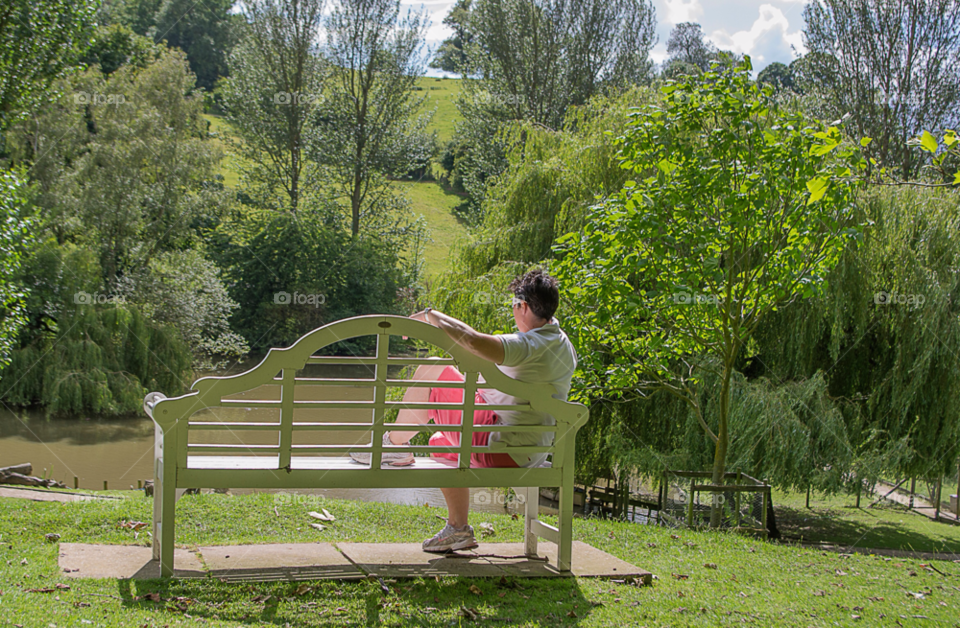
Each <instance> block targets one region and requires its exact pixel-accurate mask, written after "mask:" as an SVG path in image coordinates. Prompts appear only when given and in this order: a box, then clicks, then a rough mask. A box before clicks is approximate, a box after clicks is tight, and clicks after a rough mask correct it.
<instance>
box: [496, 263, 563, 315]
mask: <svg viewBox="0 0 960 628" xmlns="http://www.w3.org/2000/svg"><path fill="white" fill-rule="evenodd" d="M509 289H510V290H511V291H512V292H513V294H514V295H515V296H516V297H517V298H518V299H523V300H524V301H526V302H527V306H528V307H529V308H530V310H531V311H532V312H533V314H534V316H537V317H539V318H545V319H547V320H550V319H551V318H552V317H553V314H554V313H555V312H556V311H557V308H558V307H559V306H560V290H559V289H558V287H557V280H556V279H555V278H554V277H551V276H550V275H548V274H547V273H545V272H543V270H541V269H539V268H538V269H537V270H531V271H530V272H528V273H527V274H525V275H521V276H520V277H517V278H516V279H514V280H513V281H511V282H510V288H509Z"/></svg>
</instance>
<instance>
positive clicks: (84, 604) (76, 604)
mask: <svg viewBox="0 0 960 628" xmlns="http://www.w3.org/2000/svg"><path fill="white" fill-rule="evenodd" d="M88 606H90V604H89V603H87V602H74V603H73V607H74V608H87V607H88Z"/></svg>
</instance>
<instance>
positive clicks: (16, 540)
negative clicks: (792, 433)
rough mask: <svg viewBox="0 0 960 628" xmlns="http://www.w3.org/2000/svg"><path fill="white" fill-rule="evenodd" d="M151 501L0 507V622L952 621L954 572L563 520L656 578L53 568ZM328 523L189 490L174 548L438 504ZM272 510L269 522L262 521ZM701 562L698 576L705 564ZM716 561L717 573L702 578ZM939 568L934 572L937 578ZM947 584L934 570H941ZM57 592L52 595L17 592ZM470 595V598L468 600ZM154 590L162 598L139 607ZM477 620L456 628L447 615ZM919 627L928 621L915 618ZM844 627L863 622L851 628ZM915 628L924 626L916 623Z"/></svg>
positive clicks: (398, 527) (317, 537) (959, 611)
mask: <svg viewBox="0 0 960 628" xmlns="http://www.w3.org/2000/svg"><path fill="white" fill-rule="evenodd" d="M150 503H151V502H150V500H148V499H146V498H143V497H140V496H139V495H136V496H133V497H130V498H129V499H125V500H120V501H109V502H106V501H105V502H79V503H66V504H58V503H42V502H26V501H21V500H14V499H0V552H2V554H3V556H0V558H2V560H0V572H2V582H3V583H4V584H3V585H2V595H0V622H3V623H4V624H5V625H11V624H19V625H22V626H49V625H56V626H63V625H77V626H80V625H87V624H91V625H97V626H143V625H147V626H164V625H166V626H199V625H203V626H238V625H243V626H261V625H269V626H287V625H289V626H317V625H320V626H343V625H354V626H360V625H362V626H374V625H380V624H383V625H388V626H409V625H418V626H450V625H464V624H475V625H521V626H557V625H570V626H651V627H652V626H664V625H668V626H724V625H737V626H740V625H744V624H746V625H755V626H773V625H777V626H826V625H837V626H854V625H895V622H901V623H902V625H928V626H955V625H958V622H957V618H958V616H960V595H957V581H958V576H960V565H955V564H952V563H947V562H933V563H929V565H932V566H933V567H935V568H936V570H934V569H932V568H930V566H927V565H926V564H925V563H923V562H921V561H917V560H911V559H891V558H885V557H880V556H861V555H853V556H847V555H843V554H839V553H834V552H825V551H822V550H818V549H814V548H806V547H797V546H791V545H781V544H771V543H766V542H763V541H759V540H755V539H750V538H745V537H742V536H737V535H734V534H730V533H721V532H690V531H681V532H675V531H671V530H668V529H663V528H655V527H650V526H640V525H634V524H627V523H619V522H610V521H601V520H597V519H577V520H575V526H574V529H575V532H574V538H576V539H577V540H582V541H585V542H587V543H589V544H591V545H593V546H595V547H597V548H599V549H602V550H604V551H606V552H609V553H610V554H613V555H614V556H617V557H619V558H622V559H625V560H628V561H631V562H633V563H634V564H636V565H638V566H641V567H643V568H646V569H648V570H650V571H652V572H653V573H654V574H656V575H657V579H656V580H655V581H654V583H653V585H652V586H649V587H642V588H641V587H637V586H634V585H631V584H627V583H618V582H613V581H608V580H592V579H585V578H582V579H573V578H571V579H540V580H536V579H509V580H507V581H505V582H501V581H498V580H496V579H468V578H449V577H448V578H440V579H417V580H399V581H397V582H388V584H389V585H390V592H389V593H387V594H384V593H383V592H382V590H381V589H380V585H379V583H377V582H376V581H362V582H336V581H325V582H313V583H307V584H308V585H310V586H311V587H312V588H311V589H310V590H309V591H307V592H305V593H303V590H301V593H303V594H302V595H297V589H298V587H299V586H300V583H286V582H273V583H239V584H238V583H234V584H228V583H224V582H220V581H219V580H215V579H212V578H207V579H202V580H181V581H176V580H175V581H162V580H149V581H117V580H70V579H67V578H64V577H63V575H62V574H60V573H59V571H58V568H57V545H56V543H50V542H47V541H45V540H44V537H43V535H44V534H46V533H49V532H56V533H59V534H61V535H62V538H61V539H60V541H61V542H73V543H76V542H83V543H127V544H136V543H141V544H143V543H144V542H145V538H144V535H143V533H141V538H140V539H138V540H137V539H134V533H133V532H132V531H129V530H125V529H121V528H118V527H117V524H119V523H120V522H122V521H124V520H140V521H147V522H149V521H150V513H151V506H150ZM323 505H324V506H326V507H327V509H329V510H331V511H332V512H333V513H334V514H335V515H336V516H337V523H336V524H334V525H333V526H332V527H330V528H328V529H327V530H324V531H322V532H317V531H315V530H313V529H311V528H310V527H309V526H308V523H309V519H308V517H307V516H306V511H307V510H308V509H310V508H315V505H313V506H305V505H303V504H291V503H283V502H281V501H278V500H275V499H274V496H273V495H270V494H256V495H238V496H226V495H212V494H211V495H207V494H204V495H198V496H190V497H185V498H184V499H183V500H182V501H181V502H180V504H179V505H178V509H177V515H178V527H177V533H178V535H177V540H178V543H180V544H182V545H186V546H195V545H198V544H210V545H213V544H232V543H267V542H311V541H345V540H350V541H365V542H391V541H394V542H396V541H404V542H418V541H420V540H422V539H423V538H424V537H426V536H429V535H430V534H432V533H433V532H434V531H435V529H436V528H437V526H438V521H437V519H436V518H435V517H434V515H435V514H438V513H439V512H440V510H439V509H437V508H428V507H417V506H397V505H390V504H376V503H363V502H350V501H336V500H327V501H326V502H325V503H324V504H323ZM274 507H276V509H277V510H276V512H277V513H279V516H277V514H275V512H274ZM480 521H489V522H491V523H493V524H494V526H495V527H496V529H497V535H496V536H495V537H494V538H495V540H497V541H519V540H520V534H521V522H520V521H514V520H512V519H511V518H510V517H509V516H507V515H488V514H477V515H473V522H474V524H476V523H478V522H480ZM708 565H709V566H708ZM713 566H715V567H716V568H715V569H714V568H712V567H713ZM937 570H939V571H937ZM940 572H942V574H946V575H941V573H940ZM58 583H62V584H67V585H69V586H70V588H69V589H68V590H67V589H63V590H55V591H54V592H52V593H31V592H28V591H27V589H42V588H45V587H55V585H56V584H58ZM471 585H474V586H475V587H476V588H477V589H478V590H479V594H477V593H476V592H473V591H471ZM149 593H158V594H159V595H160V601H151V600H149V599H147V598H146V597H145V596H146V595H147V594H149ZM462 607H468V608H472V609H476V612H477V613H478V614H479V615H480V619H478V620H473V621H468V620H467V619H465V618H464V617H462V616H461V610H460V609H461V608H462ZM916 616H923V617H926V618H928V619H927V620H918V619H916V618H915V617H916ZM857 617H860V618H862V621H857ZM918 622H922V623H920V624H918Z"/></svg>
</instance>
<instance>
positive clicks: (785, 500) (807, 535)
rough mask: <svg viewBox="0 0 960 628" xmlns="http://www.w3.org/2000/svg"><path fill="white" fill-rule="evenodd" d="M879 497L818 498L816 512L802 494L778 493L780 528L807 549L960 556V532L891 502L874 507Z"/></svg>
mask: <svg viewBox="0 0 960 628" xmlns="http://www.w3.org/2000/svg"><path fill="white" fill-rule="evenodd" d="M875 499H876V496H869V495H866V494H864V495H863V496H861V501H860V505H861V508H856V507H855V504H856V497H854V496H852V495H839V496H832V497H827V496H823V495H817V494H814V495H813V496H812V497H811V499H810V508H809V509H807V507H806V497H805V495H804V494H802V493H783V492H779V491H774V493H773V503H774V506H775V508H776V511H777V526H778V527H779V529H780V533H781V534H783V535H785V537H787V538H790V539H794V540H802V541H803V542H805V543H833V544H837V545H842V546H844V547H851V546H853V547H870V548H884V549H897V550H907V551H914V552H946V553H960V526H957V525H949V524H946V523H938V522H936V521H931V520H930V519H928V518H927V517H925V516H923V515H920V514H917V513H914V512H910V511H909V510H908V509H907V508H906V507H905V506H900V505H893V504H890V502H885V503H883V504H877V505H876V506H873V507H868V506H869V505H870V504H871V503H872V502H873V501H874V500H875Z"/></svg>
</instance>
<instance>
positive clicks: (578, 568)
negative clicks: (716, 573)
mask: <svg viewBox="0 0 960 628" xmlns="http://www.w3.org/2000/svg"><path fill="white" fill-rule="evenodd" d="M537 550H538V551H537V554H538V555H539V556H540V557H541V558H546V559H547V560H546V561H536V560H530V559H528V558H514V559H503V558H498V559H492V560H495V561H496V564H497V566H498V567H500V568H501V569H502V570H503V571H504V572H506V573H507V574H508V575H511V576H521V577H527V578H538V577H554V576H564V575H569V574H561V573H560V572H559V571H557V546H556V545H554V544H553V543H545V542H540V543H538V544H537ZM471 551H472V552H481V553H482V554H495V555H497V556H516V555H518V554H519V555H522V554H523V544H521V543H482V544H481V545H480V547H478V548H477V549H475V550H471ZM571 572H572V574H573V575H574V576H576V577H578V578H623V579H635V580H641V581H643V583H644V584H650V581H651V579H652V574H651V573H650V572H649V571H644V570H643V569H640V568H639V567H637V566H636V565H632V564H630V563H628V562H626V561H625V560H620V559H619V558H617V557H616V556H611V555H610V554H608V553H606V552H604V551H601V550H598V549H597V548H595V547H593V546H592V545H587V544H586V543H583V542H581V541H574V542H573V567H572V569H571Z"/></svg>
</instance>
